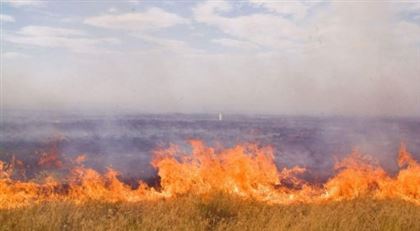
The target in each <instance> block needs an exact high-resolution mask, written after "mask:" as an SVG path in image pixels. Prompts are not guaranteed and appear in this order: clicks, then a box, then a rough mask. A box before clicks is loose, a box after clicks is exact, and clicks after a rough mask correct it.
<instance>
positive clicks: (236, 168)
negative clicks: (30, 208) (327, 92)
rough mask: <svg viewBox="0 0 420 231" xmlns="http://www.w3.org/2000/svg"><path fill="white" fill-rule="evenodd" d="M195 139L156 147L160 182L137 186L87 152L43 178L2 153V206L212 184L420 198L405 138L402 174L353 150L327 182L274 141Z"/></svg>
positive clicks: (305, 193)
mask: <svg viewBox="0 0 420 231" xmlns="http://www.w3.org/2000/svg"><path fill="white" fill-rule="evenodd" d="M191 147H192V151H191V153H184V152H182V151H181V150H180V149H179V148H178V147H176V146H171V147H169V148H168V149H163V150H158V151H156V153H155V158H154V160H153V161H152V165H153V166H154V167H155V168H156V169H157V171H158V175H159V177H160V186H159V187H158V188H154V187H149V186H148V185H147V184H145V183H143V182H141V181H140V182H139V186H138V187H137V188H132V187H130V186H129V185H127V184H125V183H123V182H122V181H121V180H120V179H119V178H118V177H119V174H118V172H117V171H115V170H114V169H112V168H109V169H108V171H107V172H106V173H105V174H100V173H99V172H97V171H95V170H93V169H90V168H86V167H84V166H83V161H84V160H85V159H86V156H84V155H81V156H79V157H77V158H75V159H74V160H71V163H72V164H73V166H72V167H71V168H70V169H69V173H68V175H67V176H65V177H57V176H54V175H53V174H50V175H48V176H46V177H44V178H43V179H42V180H39V179H32V180H22V179H23V178H22V177H20V178H21V179H19V175H21V174H22V170H21V169H22V166H24V165H23V162H21V161H17V160H16V159H15V158H12V160H11V161H10V162H9V163H5V162H1V161H0V208H16V207H22V206H26V205H30V204H32V203H42V202H47V201H71V202H74V203H76V204H80V203H84V202H87V201H91V200H101V201H107V202H118V201H125V202H138V201H144V200H158V199H163V198H168V199H170V198H176V197H178V196H181V195H185V194H194V195H206V194H210V193H213V192H225V193H229V194H234V195H237V196H239V197H243V198H246V199H253V200H258V201H264V202H267V203H281V204H291V203H323V202H328V201H340V200H351V199H354V198H357V197H372V198H376V199H389V198H396V199H402V200H406V201H410V202H412V203H415V204H418V205H420V165H419V164H418V163H417V162H416V161H415V160H414V159H413V158H412V156H411V154H410V153H409V152H408V150H407V148H406V146H405V145H404V144H401V147H400V151H399V158H398V165H399V166H400V171H399V172H398V174H397V175H395V176H390V175H389V174H388V173H387V172H386V171H384V170H383V169H382V168H381V167H380V166H379V164H377V163H375V162H374V161H373V160H372V159H371V158H369V157H368V156H365V155H362V154H361V153H359V152H358V151H353V153H352V154H350V155H349V156H348V157H347V158H344V159H343V160H341V161H340V162H338V163H337V164H336V165H335V169H336V171H337V174H336V175H335V176H333V177H331V178H330V179H329V180H328V181H327V182H326V183H325V184H323V185H314V184H311V183H310V182H306V181H304V180H303V179H301V178H300V177H299V175H300V174H302V173H303V172H305V168H302V167H298V166H296V167H293V168H284V169H282V170H279V169H278V167H277V166H276V164H275V162H274V151H273V149H272V148H271V147H259V146H258V145H255V144H244V145H237V146H235V147H233V148H228V149H221V150H218V149H214V148H211V147H208V146H206V145H204V143H203V142H201V141H197V140H195V141H191ZM54 153H57V152H54ZM53 156H54V157H49V158H46V157H45V156H42V157H41V160H42V161H41V160H40V161H39V162H38V163H40V162H42V163H62V160H61V159H60V158H59V155H58V154H54V155H53ZM46 160H48V161H46ZM51 161H52V162H51ZM48 166H51V165H48ZM53 166H56V165H53ZM56 167H57V166H56ZM59 179H60V180H59Z"/></svg>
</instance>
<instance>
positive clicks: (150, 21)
mask: <svg viewBox="0 0 420 231" xmlns="http://www.w3.org/2000/svg"><path fill="white" fill-rule="evenodd" d="M84 23H85V24H88V25H91V26H96V27H102V28H107V29H121V30H131V31H144V30H156V29H161V28H168V27H172V26H175V25H178V24H185V23H189V21H188V19H185V18H183V17H181V16H178V15H177V14H173V13H169V12H167V11H164V10H162V9H160V8H156V7H153V8H149V9H147V10H146V11H144V12H139V13H125V14H105V15H101V16H94V17H89V18H87V19H85V21H84Z"/></svg>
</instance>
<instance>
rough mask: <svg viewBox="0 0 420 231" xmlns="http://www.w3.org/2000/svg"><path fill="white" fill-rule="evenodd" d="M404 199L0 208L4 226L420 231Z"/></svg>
mask: <svg viewBox="0 0 420 231" xmlns="http://www.w3.org/2000/svg"><path fill="white" fill-rule="evenodd" d="M419 217H420V207H419V206H416V205H414V204H411V203H408V202H404V201H400V200H373V199H367V198H365V199H363V198H359V199H355V200H350V201H341V202H330V203H326V204H296V205H269V204H266V203H262V202H257V201H252V200H242V199H240V198H236V197H232V196H228V195H225V194H214V195H211V196H207V197H194V196H184V197H179V198H177V199H174V200H159V201H154V202H141V203H127V202H124V203H104V202H98V201H92V202H89V203H86V204H83V205H75V204H74V203H66V202H53V203H42V204H38V205H32V206H30V207H28V208H21V209H11V210H2V211H0V230H420V219H418V218H419Z"/></svg>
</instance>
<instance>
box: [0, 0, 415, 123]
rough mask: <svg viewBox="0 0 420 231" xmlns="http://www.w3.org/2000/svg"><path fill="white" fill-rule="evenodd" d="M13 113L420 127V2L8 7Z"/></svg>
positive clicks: (6, 68)
mask: <svg viewBox="0 0 420 231" xmlns="http://www.w3.org/2000/svg"><path fill="white" fill-rule="evenodd" d="M1 21H2V38H3V39H2V48H3V50H2V54H1V58H2V64H3V69H2V75H3V76H2V77H3V80H2V102H3V107H4V108H6V109H7V108H29V109H59V110H61V109H64V110H73V109H83V110H84V109H91V110H112V111H138V112H185V113H189V112H199V113H201V112H218V111H224V112H230V113H276V114H311V115H312V114H316V115H319V114H324V115H336V114H338V115H409V116H413V115H420V65H418V64H419V63H420V4H419V2H408V3H407V2H405V3H399V2H389V3H378V2H370V3H369V2H358V3H357V2H348V3H337V2H328V1H323V2H311V1H264V0H249V1H142V0H140V1H58V0H57V1H2V12H1Z"/></svg>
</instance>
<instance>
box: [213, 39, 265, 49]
mask: <svg viewBox="0 0 420 231" xmlns="http://www.w3.org/2000/svg"><path fill="white" fill-rule="evenodd" d="M211 41H212V42H213V43H217V44H219V45H222V46H226V47H232V48H237V49H245V50H249V49H257V48H259V47H258V46H257V45H255V44H254V43H250V42H246V41H240V40H236V39H228V38H220V39H213V40H211Z"/></svg>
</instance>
